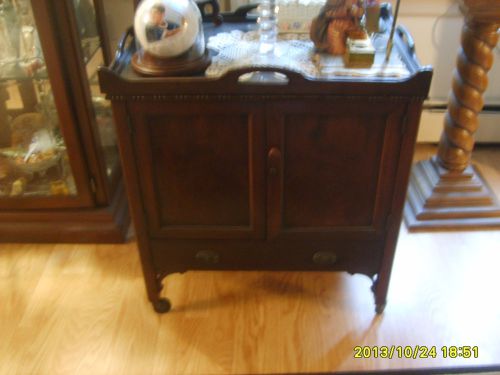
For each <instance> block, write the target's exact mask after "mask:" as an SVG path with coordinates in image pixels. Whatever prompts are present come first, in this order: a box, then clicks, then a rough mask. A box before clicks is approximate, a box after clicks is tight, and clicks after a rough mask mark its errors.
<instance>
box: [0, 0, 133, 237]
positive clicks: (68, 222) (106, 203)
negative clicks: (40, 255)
mask: <svg viewBox="0 0 500 375" xmlns="http://www.w3.org/2000/svg"><path fill="white" fill-rule="evenodd" d="M31 6H32V9H33V15H34V18H35V22H36V25H37V29H38V33H39V36H40V43H41V45H42V49H43V52H44V57H45V63H46V67H47V73H48V79H49V81H50V84H51V87H52V92H53V94H54V101H55V105H56V108H57V112H58V116H59V119H60V129H61V133H62V135H63V137H64V140H65V143H66V147H67V152H68V158H69V163H70V165H71V169H72V173H73V177H74V180H75V184H76V187H77V194H76V195H75V196H54V197H43V196H40V197H18V198H17V197H16V198H14V197H6V198H1V199H0V238H1V241H2V242H72V243H75V242H122V241H123V240H124V238H125V234H126V232H127V230H128V226H129V223H130V219H129V213H128V205H127V200H126V195H125V193H124V188H123V183H122V175H121V169H120V167H119V165H117V166H116V167H114V173H113V174H112V176H111V178H108V177H107V176H106V165H105V161H104V156H103V152H102V148H101V144H100V138H99V135H98V132H97V125H96V123H95V117H94V116H93V106H92V103H91V96H90V88H89V84H88V80H87V77H86V71H85V66H84V64H83V56H82V50H81V47H80V39H79V35H78V29H77V26H76V25H77V23H76V16H75V12H74V10H73V9H72V7H71V3H70V2H62V1H55V0H44V1H39V0H36V1H32V2H31ZM94 6H95V10H96V22H97V23H99V22H102V18H100V17H102V15H99V16H98V14H99V12H100V11H101V10H102V4H101V3H100V0H94ZM98 32H99V34H100V37H101V38H102V35H103V29H102V27H101V26H98ZM107 42H108V41H107V40H102V39H101V45H102V46H103V47H104V48H103V54H104V61H105V62H106V59H107V58H109V56H106V52H105V50H106V43H107ZM118 163H119V161H118Z"/></svg>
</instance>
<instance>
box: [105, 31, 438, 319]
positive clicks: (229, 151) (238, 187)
mask: <svg viewBox="0 0 500 375" xmlns="http://www.w3.org/2000/svg"><path fill="white" fill-rule="evenodd" d="M124 45H125V44H124ZM133 45H134V44H133V43H130V46H131V48H130V49H124V50H122V51H120V53H119V55H118V59H117V60H116V61H115V62H114V63H113V65H112V66H111V67H110V68H103V69H101V70H100V81H101V87H102V89H103V91H104V92H106V93H107V94H108V97H109V98H110V99H111V100H112V102H113V109H114V113H115V116H116V119H117V125H118V136H119V146H120V149H121V156H122V159H123V164H124V166H125V175H126V185H127V190H128V196H129V201H130V205H131V208H132V211H133V218H134V223H135V227H136V232H137V237H138V242H139V250H140V253H141V260H142V265H143V269H144V275H145V279H146V285H147V290H148V295H149V298H150V300H151V301H152V303H153V305H154V307H155V309H156V310H157V311H159V312H163V311H166V310H168V309H169V307H170V305H169V303H168V301H167V300H166V299H163V298H160V295H159V293H160V290H161V283H162V279H163V278H164V277H165V276H167V275H168V274H170V273H173V272H183V271H187V270H191V269H220V270H225V269H226V270H227V269H246V270H249V269H252V270H254V269H268V270H338V271H348V272H350V273H362V274H365V275H367V276H369V277H370V278H371V279H372V280H373V281H374V293H375V300H376V305H377V311H379V312H381V311H382V310H383V307H384V305H385V302H386V294H387V287H388V283H389V276H390V270H391V266H392V261H393V257H394V250H395V247H396V242H397V237H398V232H399V227H400V220H401V212H402V207H403V202H404V198H405V193H406V186H407V181H408V174H409V170H410V165H411V160H412V153H413V147H414V143H415V136H416V132H417V127H418V123H419V118H420V112H421V106H422V102H423V100H424V99H425V97H426V96H427V93H428V90H429V85H430V81H431V75H432V72H431V70H430V69H428V68H422V67H420V66H419V65H418V62H417V61H416V59H415V56H414V54H413V51H412V49H411V48H410V47H409V46H408V44H407V43H406V42H404V41H403V40H402V39H401V38H400V36H399V35H398V37H397V41H396V44H395V45H396V47H395V48H397V49H398V51H399V53H400V54H401V56H402V59H403V60H404V61H405V62H406V64H407V66H408V69H409V71H410V72H411V74H410V76H409V77H406V78H404V79H396V78H373V79H359V78H357V79H355V78H352V79H351V78H347V79H346V78H342V79H340V78H339V79H325V80H320V79H317V80H315V79H307V78H304V77H303V76H302V75H300V74H298V73H296V72H291V71H287V70H282V69H269V68H259V70H260V71H266V70H271V71H277V72H278V73H281V74H283V75H286V76H287V78H288V83H287V84H286V85H282V84H279V85H275V84H263V85H259V84H242V83H241V80H240V77H241V76H242V75H243V74H246V73H248V72H250V71H252V69H251V68H248V69H241V70H233V71H229V72H228V73H226V74H225V75H223V76H222V77H218V78H205V77H191V78H144V77H138V76H137V75H135V73H133V71H132V70H131V69H130V66H129V58H130V54H131V53H132V52H133Z"/></svg>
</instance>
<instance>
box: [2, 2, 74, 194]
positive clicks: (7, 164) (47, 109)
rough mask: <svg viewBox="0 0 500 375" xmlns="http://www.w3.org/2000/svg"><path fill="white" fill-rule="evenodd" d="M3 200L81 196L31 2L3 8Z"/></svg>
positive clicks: (10, 4) (11, 3)
mask: <svg viewBox="0 0 500 375" xmlns="http://www.w3.org/2000/svg"><path fill="white" fill-rule="evenodd" d="M0 40H1V43H0V44H1V45H2V46H3V48H2V49H1V52H0V198H5V197H38V196H60V195H63V196H72V195H76V194H77V189H76V185H75V181H74V178H73V172H72V170H71V167H70V165H69V161H68V160H69V159H68V153H67V149H66V144H65V141H64V138H63V137H62V135H61V129H60V123H59V118H58V115H57V110H56V108H55V104H54V98H53V94H52V87H51V84H50V81H49V80H48V77H47V71H46V69H45V59H44V56H43V51H42V49H41V46H40V41H39V36H38V30H37V28H36V25H35V22H34V19H33V12H32V8H31V3H30V2H29V1H10V0H4V1H3V2H2V3H1V4H0Z"/></svg>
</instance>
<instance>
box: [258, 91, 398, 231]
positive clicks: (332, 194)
mask: <svg viewBox="0 0 500 375" xmlns="http://www.w3.org/2000/svg"><path fill="white" fill-rule="evenodd" d="M403 114H404V107H403V106H399V107H398V105H396V106H394V105H390V104H384V103H369V102H368V101H361V100H356V102H352V101H347V100H345V101H344V100H340V101H338V100H337V101H328V100H323V101H321V102H317V101H316V102H298V101H297V102H292V101H291V102H287V103H281V104H276V105H272V106H270V108H269V112H268V116H267V118H268V170H269V177H268V180H269V181H268V235H269V237H270V238H275V237H280V238H297V239H298V238H302V237H304V238H305V237H306V236H310V235H311V234H312V233H314V234H316V235H317V237H316V238H318V239H320V238H323V237H325V238H328V237H331V236H334V235H335V236H338V235H349V234H350V233H351V234H355V235H356V236H357V238H363V235H362V234H363V233H364V234H365V237H364V238H367V239H369V238H370V237H379V236H380V234H381V232H382V228H383V226H384V224H385V220H386V218H387V215H388V212H389V209H390V205H391V194H392V191H393V183H394V179H395V174H396V167H397V163H398V156H399V148H398V146H399V145H400V141H401V136H402V134H401V126H400V125H401V123H402V121H403ZM360 234H361V237H360Z"/></svg>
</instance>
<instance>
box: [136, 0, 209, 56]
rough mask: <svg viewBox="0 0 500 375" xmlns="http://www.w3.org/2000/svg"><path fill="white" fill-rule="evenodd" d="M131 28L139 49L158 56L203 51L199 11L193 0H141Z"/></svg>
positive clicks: (201, 52) (199, 53)
mask: <svg viewBox="0 0 500 375" xmlns="http://www.w3.org/2000/svg"><path fill="white" fill-rule="evenodd" d="M134 31H135V36H136V40H137V42H138V44H139V49H140V50H142V51H143V52H146V53H148V54H150V55H153V56H155V57H158V58H162V59H168V58H174V57H177V56H180V55H182V54H184V53H186V52H188V51H190V53H193V52H194V53H195V54H198V55H202V54H203V53H204V52H205V44H204V37H203V28H202V24H201V13H200V10H199V9H198V6H197V5H196V3H195V2H194V1H193V0H143V1H142V2H141V3H140V4H139V6H138V7H137V10H136V12H135V18H134Z"/></svg>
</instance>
